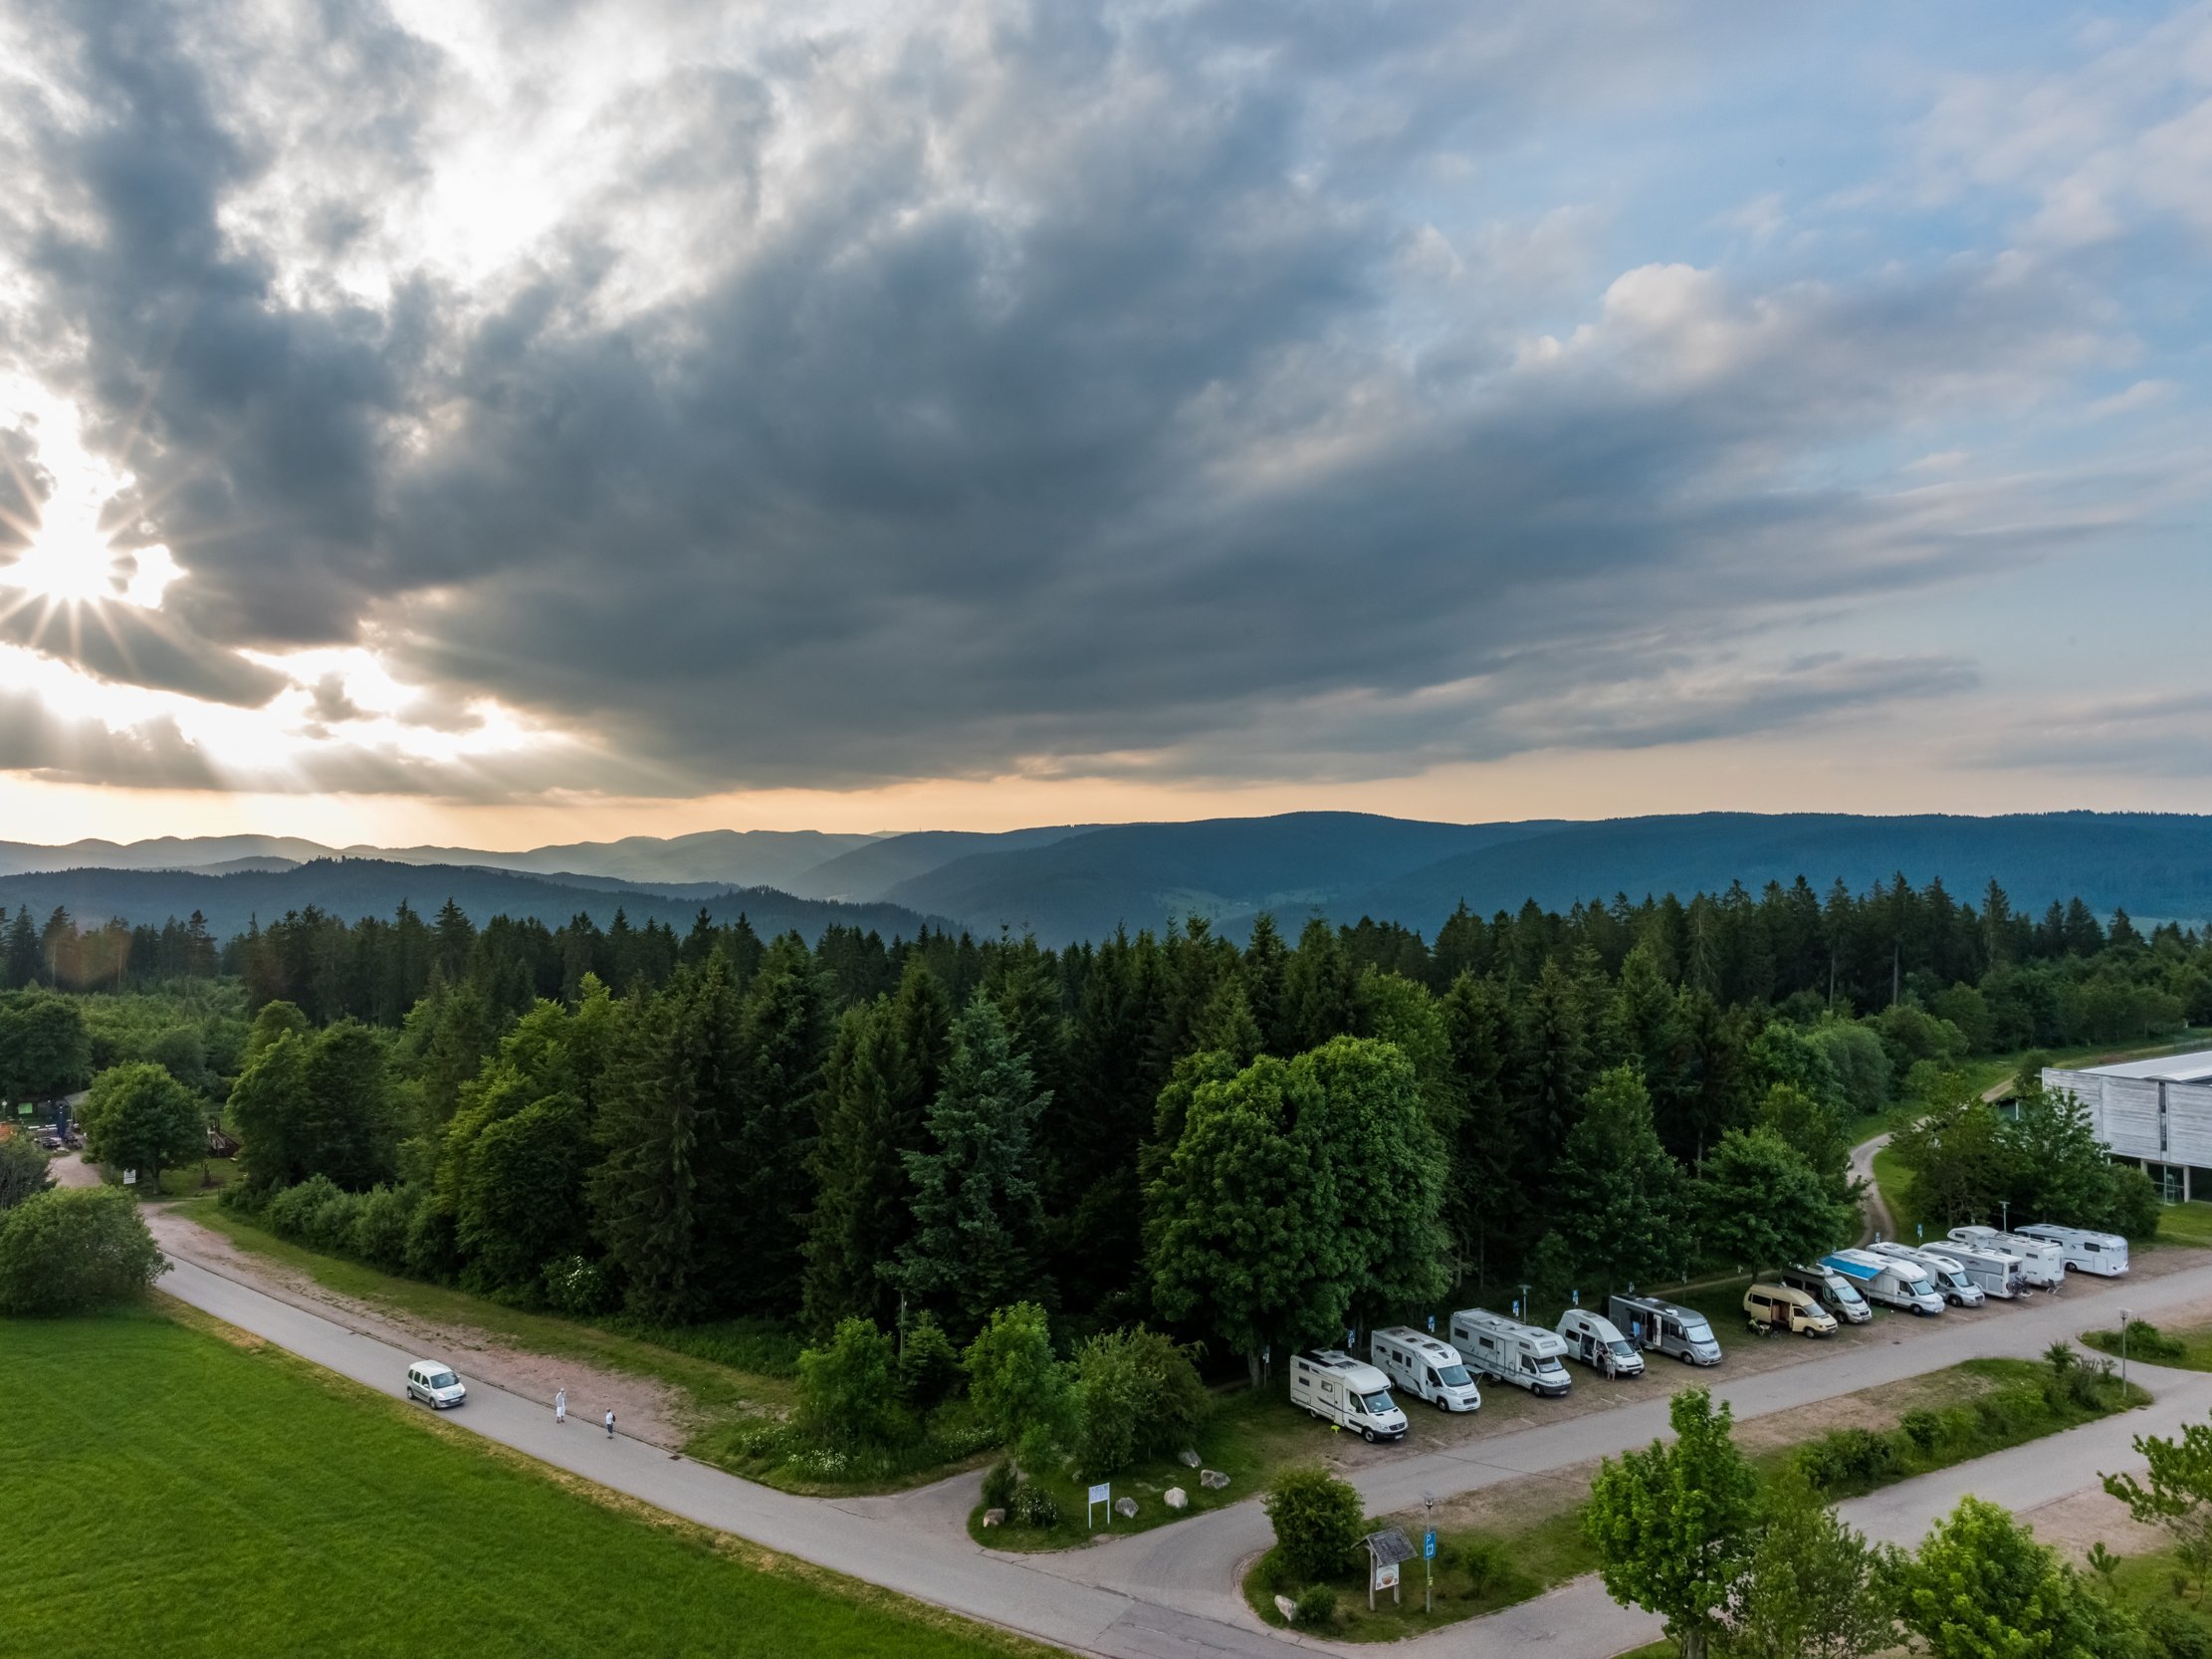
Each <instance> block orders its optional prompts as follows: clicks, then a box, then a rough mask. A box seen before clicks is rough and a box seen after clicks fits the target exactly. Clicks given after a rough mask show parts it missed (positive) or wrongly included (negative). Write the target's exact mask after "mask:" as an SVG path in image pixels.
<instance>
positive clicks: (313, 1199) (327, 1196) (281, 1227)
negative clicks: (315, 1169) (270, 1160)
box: [267, 1175, 345, 1244]
mask: <svg viewBox="0 0 2212 1659" xmlns="http://www.w3.org/2000/svg"><path fill="white" fill-rule="evenodd" d="M344 1196H345V1195H344V1194H343V1193H342V1192H340V1191H339V1190H338V1184H337V1183H336V1182H335V1181H333V1180H332V1179H331V1178H330V1177H329V1176H328V1175H311V1176H309V1177H308V1178H307V1179H306V1180H305V1181H302V1182H301V1183H300V1184H299V1185H297V1186H292V1187H281V1188H279V1189H278V1190H277V1191H276V1192H274V1193H272V1194H270V1197H269V1208H268V1212H267V1215H268V1221H269V1231H270V1232H272V1233H274V1234H276V1235H277V1237H278V1238H280V1239H290V1240H292V1241H293V1242H294V1243H296V1244H300V1243H305V1242H306V1241H307V1237H308V1229H309V1228H310V1227H311V1226H312V1225H313V1223H314V1218H315V1216H316V1214H317V1212H319V1211H320V1210H321V1209H322V1208H323V1206H324V1205H325V1204H326V1203H328V1202H329V1201H330V1200H332V1199H333V1198H343V1197H344Z"/></svg>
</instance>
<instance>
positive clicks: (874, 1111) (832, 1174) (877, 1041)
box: [803, 998, 920, 1331]
mask: <svg viewBox="0 0 2212 1659" xmlns="http://www.w3.org/2000/svg"><path fill="white" fill-rule="evenodd" d="M906 1071H907V1064H906V1057H905V1056H904V1055H903V1054H902V1053H901V1052H900V1049H899V1028H898V1020H897V1017H896V1014H895V1012H894V1010H893V1008H892V1005H891V1002H890V1000H889V999H888V998H884V999H881V1000H879V1001H877V1002H875V1003H862V1004H859V1005H858V1006H856V1007H853V1008H848V1009H846V1010H845V1012H844V1013H843V1015H841V1016H840V1017H839V1019H838V1021H837V1032H836V1036H835V1037H834V1038H833V1039H832V1040H831V1042H830V1048H829V1059H828V1062H827V1063H826V1064H825V1065H824V1066H823V1067H822V1085H821V1095H820V1099H821V1129H820V1136H819V1138H818V1140H817V1141H816V1142H815V1146H814V1156H813V1174H814V1182H815V1199H814V1212H813V1214H812V1215H811V1216H810V1217H809V1218H808V1219H807V1233H806V1268H805V1275H804V1281H803V1307H804V1314H805V1319H806V1324H807V1328H809V1329H810V1330H815V1331H827V1330H830V1329H832V1328H834V1327H835V1325H836V1324H837V1322H838V1321H839V1320H840V1319H844V1318H849V1317H854V1316H858V1317H860V1318H865V1319H870V1320H873V1321H874V1322H875V1323H877V1324H888V1323H890V1322H891V1320H892V1318H893V1317H894V1316H895V1314H896V1312H897V1306H898V1299H897V1294H896V1293H895V1292H894V1291H893V1290H892V1289H891V1286H890V1282H889V1281H888V1279H887V1278H886V1277H885V1272H886V1270H887V1269H889V1268H891V1267H893V1266H895V1265H896V1263H897V1261H898V1252H899V1247H900V1246H901V1245H903V1244H904V1243H905V1242H906V1240H907V1237H908V1235H909V1233H910V1231H911V1229H912V1225H913V1222H912V1216H911V1213H910V1211H909V1209H908V1198H909V1192H910V1187H909V1183H908V1180H907V1173H906V1161H905V1154H906V1153H907V1152H910V1151H914V1150H916V1149H918V1144H919V1143H918V1138H917V1137H918V1135H919V1131H920V1124H919V1121H918V1120H916V1121H912V1122H909V1121H906V1120H905V1113H904V1112H903V1111H902V1109H901V1108H902V1104H903V1102H902V1099H901V1083H902V1080H903V1078H904V1076H905V1074H906Z"/></svg>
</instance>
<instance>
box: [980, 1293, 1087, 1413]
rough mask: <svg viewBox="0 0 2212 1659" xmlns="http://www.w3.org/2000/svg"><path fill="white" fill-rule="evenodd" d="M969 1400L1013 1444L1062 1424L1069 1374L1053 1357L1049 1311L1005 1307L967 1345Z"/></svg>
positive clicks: (1016, 1305)
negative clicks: (1035, 1430) (1047, 1316)
mask: <svg viewBox="0 0 2212 1659" xmlns="http://www.w3.org/2000/svg"><path fill="white" fill-rule="evenodd" d="M966 1357H967V1363H968V1397H969V1399H970V1400H972V1401H974V1402H975V1406H976V1416H977V1418H978V1419H979V1420H980V1421H982V1422H984V1423H987V1424H989V1425H990V1426H991V1428H992V1430H993V1431H994V1432H995V1434H996V1435H997V1436H998V1438H999V1439H1000V1440H1001V1441H1003V1442H1005V1443H1006V1444H1008V1445H1013V1444H1016V1443H1018V1442H1019V1441H1020V1440H1021V1438H1022V1436H1023V1435H1025V1434H1027V1433H1028V1432H1029V1431H1030V1430H1032V1429H1041V1430H1045V1431H1047V1432H1049V1431H1050V1430H1051V1429H1052V1428H1054V1427H1056V1426H1057V1424H1058V1423H1059V1420H1060V1417H1061V1412H1062V1407H1063V1405H1064V1403H1065V1401H1066V1397H1067V1372H1066V1369H1065V1367H1063V1366H1062V1365H1061V1364H1060V1362H1059V1361H1058V1360H1057V1359H1055V1358H1053V1356H1052V1333H1051V1331H1050V1329H1049V1328H1048V1327H1047V1325H1046V1323H1045V1318H1044V1309H1043V1308H1041V1307H1039V1306H1038V1305H1037V1304H1036V1303H1033V1302H1018V1303H1014V1304H1013V1305H1012V1306H1011V1307H1001V1308H999V1309H998V1310H997V1311H996V1312H995V1313H994V1314H992V1315H991V1320H990V1322H989V1323H988V1324H986V1325H985V1326H984V1328H983V1330H982V1331H981V1332H980V1333H979V1334H978V1335H977V1337H976V1339H975V1340H974V1341H973V1342H971V1343H969V1344H968V1353H967V1356H966Z"/></svg>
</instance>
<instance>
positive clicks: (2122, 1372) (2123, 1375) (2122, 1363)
mask: <svg viewBox="0 0 2212 1659" xmlns="http://www.w3.org/2000/svg"><path fill="white" fill-rule="evenodd" d="M2133 1316H2134V1315H2132V1314H2131V1313H2129V1312H2128V1311H2127V1309H2126V1308H2124V1307H2122V1308H2121V1309H2120V1310H2119V1395H2120V1399H2121V1400H2122V1401H2124V1400H2125V1399H2126V1398H2127V1321H2128V1320H2129V1319H2130V1318H2132V1317H2133Z"/></svg>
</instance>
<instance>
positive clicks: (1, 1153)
mask: <svg viewBox="0 0 2212 1659" xmlns="http://www.w3.org/2000/svg"><path fill="white" fill-rule="evenodd" d="M53 1185H54V1177H53V1176H52V1175H50V1174H48V1173H47V1168H46V1154H45V1153H44V1152H42V1151H40V1150H39V1148H38V1145H37V1143H36V1142H34V1141H33V1140H32V1139H31V1137H30V1136H29V1135H27V1134H22V1133H15V1132H11V1133H8V1134H0V1210H12V1209H14V1208H15V1206H16V1205H18V1204H20V1203H22V1202H23V1201H24V1200H25V1199H26V1198H29V1197H30V1196H31V1195H32V1194H34V1193H41V1192H45V1191H46V1190H47V1189H48V1188H50V1187H51V1186H53Z"/></svg>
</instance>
